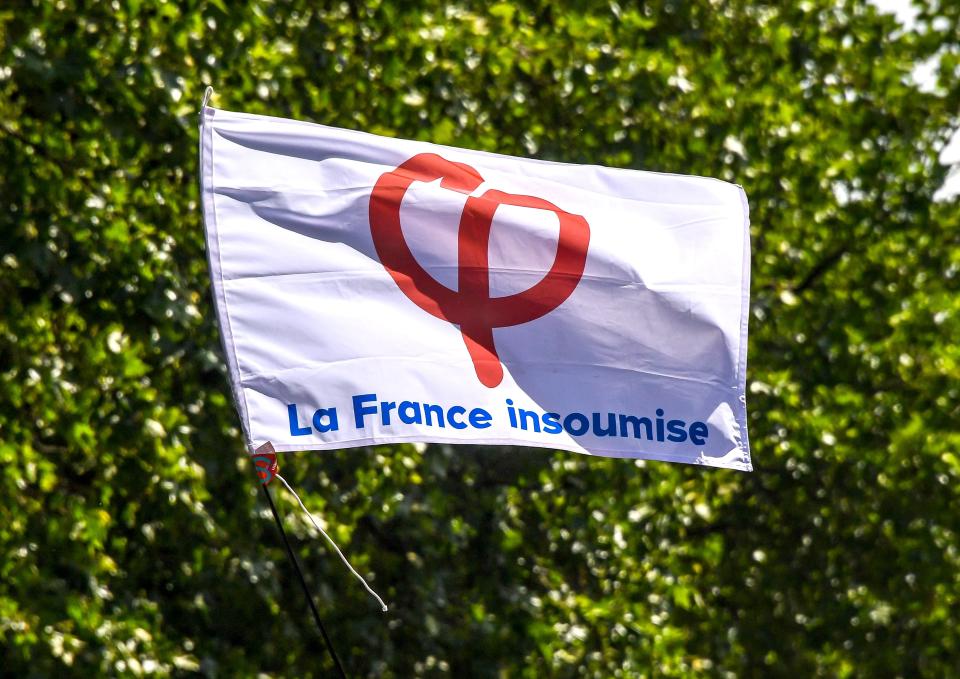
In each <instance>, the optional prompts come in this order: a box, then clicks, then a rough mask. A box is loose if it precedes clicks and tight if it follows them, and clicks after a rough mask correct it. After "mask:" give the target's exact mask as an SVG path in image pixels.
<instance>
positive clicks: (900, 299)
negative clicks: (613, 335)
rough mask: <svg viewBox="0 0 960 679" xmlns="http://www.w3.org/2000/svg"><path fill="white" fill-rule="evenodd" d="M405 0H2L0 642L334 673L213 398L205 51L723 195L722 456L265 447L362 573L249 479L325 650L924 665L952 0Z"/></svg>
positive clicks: (588, 667)
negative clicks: (728, 239)
mask: <svg viewBox="0 0 960 679" xmlns="http://www.w3.org/2000/svg"><path fill="white" fill-rule="evenodd" d="M417 4H418V6H417V7H415V6H414V3H404V2H383V1H380V0H371V1H370V2H367V3H351V2H335V3H331V2H308V1H306V0H292V1H290V2H276V3H272V2H266V1H265V0H264V1H259V2H227V1H226V0H209V1H207V2H202V1H199V0H185V1H184V2H181V3H174V2H169V1H168V2H160V1H150V0H113V1H112V2H99V3H81V2H73V1H72V0H57V1H54V0H49V1H48V0H34V1H33V2H17V1H16V0H15V1H14V2H6V3H3V4H2V5H0V159H2V160H0V162H2V164H3V165H2V167H3V171H2V172H0V243H2V245H0V250H2V252H0V257H2V259H0V376H2V380H0V465H2V472H3V473H2V476H0V674H3V675H5V676H15V677H51V676H65V677H68V676H79V677H89V676H138V675H141V674H153V675H157V676H187V675H190V674H194V673H196V674H200V675H203V676H209V677H254V676H265V675H266V676H277V677H280V676H290V677H294V676H295V677H309V676H313V677H321V676H328V673H329V672H330V665H329V664H328V661H327V660H326V658H325V657H324V654H323V651H322V647H321V646H320V644H319V640H318V637H317V634H316V630H315V629H314V628H313V627H312V625H311V621H310V619H309V617H308V615H307V613H306V608H305V605H304V602H303V599H302V597H301V594H300V592H299V591H298V589H297V588H298V583H297V582H296V580H295V579H294V577H293V574H292V572H291V571H290V568H289V565H288V564H287V562H286V560H285V558H284V554H283V551H282V547H281V545H280V542H279V540H278V535H277V533H276V528H275V527H274V526H273V525H272V523H271V518H270V515H269V513H268V512H267V511H266V508H265V505H264V503H263V501H262V498H261V497H260V496H259V495H258V489H257V487H256V485H255V483H254V478H253V474H252V470H251V467H250V464H249V463H248V461H247V460H246V459H245V456H244V453H243V448H242V445H241V441H240V438H239V435H238V431H237V418H236V415H235V413H234V411H233V408H232V406H231V404H230V402H229V398H228V389H227V383H226V380H225V375H224V366H223V361H222V358H221V355H220V350H219V342H218V336H217V331H216V327H215V323H214V320H213V316H212V310H211V304H210V301H209V299H210V298H209V287H208V280H207V267H206V262H205V253H204V247H203V239H202V225H201V217H200V213H199V211H198V205H197V198H198V195H197V187H198V179H197V127H196V124H197V116H196V114H197V109H198V106H199V103H200V99H201V96H202V92H203V89H204V87H205V86H206V85H208V84H212V85H214V86H215V87H216V88H217V97H216V99H215V100H214V104H215V105H217V106H219V107H221V108H229V109H235V110H245V111H250V112H261V113H268V114H272V115H279V116H287V117H294V118H299V119H305V120H313V121H317V122H323V123H327V124H331V125H337V126H342V127H349V128H358V129H364V130H368V131H371V132H376V133H380V134H387V135H397V136H403V137H410V138H416V139H429V140H433V141H437V142H441V143H447V144H453V145H458V146H465V147H470V148H477V149H485V150H491V151H499V152H503V153H510V154H521V155H533V156H537V157H541V158H548V159H556V160H563V161H571V162H589V163H603V164H608V165H614V166H622V167H633V168H643V169H651V170H664V171H670V172H681V173H692V174H704V175H710V176H715V177H720V178H723V179H727V180H731V181H736V182H738V183H741V184H743V185H744V187H745V189H746V191H747V194H748V196H749V198H750V207H751V211H752V221H753V248H754V250H753V252H754V254H753V267H754V268H753V281H754V282H753V307H752V315H751V341H750V375H749V377H750V381H749V382H750V393H751V399H750V404H749V405H750V408H751V432H750V433H751V436H752V444H753V451H754V456H755V463H756V466H757V469H758V471H757V472H755V473H754V474H742V473H735V472H723V471H711V470H703V469H698V468H690V467H683V466H677V465H667V464H643V463H633V462H629V461H621V460H604V459H592V458H589V457H585V456H578V455H575V454H569V453H545V452H541V451H528V450H517V449H485V448H469V447H459V448H451V447H446V446H431V447H429V448H427V449H426V450H422V449H418V448H415V447H412V446H408V445H398V446H391V447H381V448H376V449H360V450H352V451H343V452H336V453H322V454H321V453H316V454H302V455H286V456H284V457H283V460H282V463H283V464H282V467H283V469H284V471H285V473H286V475H287V477H288V478H290V479H291V480H292V482H293V483H294V484H295V485H296V486H298V487H299V488H300V489H302V490H303V491H304V496H305V500H306V502H307V503H308V505H309V506H311V507H312V508H314V509H315V510H317V511H318V512H319V513H320V514H321V515H322V516H323V517H325V519H326V520H327V521H328V522H329V524H328V525H329V527H330V529H331V531H332V532H333V533H334V535H335V537H336V538H337V539H338V540H339V541H340V543H341V545H342V546H343V547H344V549H345V550H346V551H347V552H348V553H349V554H350V556H351V557H352V559H353V560H354V563H355V564H356V565H357V566H358V567H359V568H360V569H361V570H362V571H363V572H364V573H368V574H370V576H371V578H373V583H374V585H375V587H376V588H377V589H378V590H379V591H380V592H381V593H382V594H383V595H384V596H385V597H386V599H387V600H388V601H389V602H390V604H391V611H390V612H389V613H388V614H386V615H383V614H381V613H380V612H379V611H378V609H377V607H376V605H375V604H374V602H372V601H371V600H370V599H369V598H368V597H367V596H366V594H365V593H364V592H363V591H362V590H361V589H360V588H359V587H358V585H357V583H356V582H355V581H354V580H352V578H351V576H350V575H349V574H348V573H347V572H346V571H345V570H344V569H343V568H342V566H341V564H340V563H339V562H338V561H337V560H336V559H335V558H333V557H332V556H331V554H330V553H329V551H328V550H327V548H326V547H325V545H324V544H323V543H322V542H318V541H317V540H316V539H314V538H315V535H314V530H313V528H312V527H311V526H309V524H308V523H307V522H306V521H305V520H304V518H303V517H302V515H300V514H299V513H298V511H296V508H295V505H294V504H293V501H292V499H291V498H290V497H288V495H287V494H286V493H285V492H282V489H276V492H277V497H278V500H279V502H280V507H281V511H282V512H283V513H284V515H285V517H286V519H285V520H286V525H287V528H288V530H289V531H290V532H291V533H292V535H293V537H294V540H295V543H296V545H297V547H298V549H299V553H300V556H301V558H302V560H303V562H304V563H305V565H306V567H307V571H308V575H309V578H310V581H311V584H312V586H313V587H314V588H315V590H316V592H317V597H318V600H319V605H320V607H321V610H322V613H323V616H324V617H325V618H326V620H327V622H328V626H329V628H330V630H331V632H332V636H333V638H334V641H335V643H336V645H337V646H338V648H339V649H340V652H341V654H342V655H343V656H344V657H345V660H346V663H347V665H348V667H349V669H350V671H351V673H352V674H353V675H355V676H384V677H390V676H394V677H407V676H414V675H430V676H433V675H443V674H452V675H454V676H479V677H494V676H496V677H541V676H559V677H564V676H594V677H613V676H623V677H642V676H648V677H654V676H669V677H680V676H716V677H735V676H736V677H761V676H762V677H771V676H772V677H776V676H790V677H795V676H798V677H804V676H824V677H826V676H829V677H846V676H877V677H893V676H900V677H915V676H926V677H945V676H951V675H952V676H956V675H957V674H958V673H960V551H958V550H960V538H958V531H960V515H958V512H957V507H958V501H960V498H958V488H960V484H958V481H960V451H958V447H960V427H958V424H957V423H958V422H960V393H958V390H960V342H958V338H960V296H958V288H960V238H958V230H957V227H958V216H957V215H958V213H957V207H958V202H957V200H956V199H953V200H949V201H944V202H937V201H934V200H933V199H932V197H933V194H934V192H935V191H936V190H937V188H938V187H939V186H940V185H941V184H942V182H943V180H944V176H945V168H944V167H942V166H941V165H940V164H939V163H938V161H937V158H938V152H939V150H940V149H941V147H942V146H943V144H944V142H945V140H946V138H947V136H948V134H949V131H950V130H951V129H953V128H956V126H957V124H958V119H957V112H958V110H960V78H958V73H960V70H958V68H960V29H958V17H960V4H957V3H951V2H947V1H946V0H942V1H941V2H937V1H936V0H931V2H930V3H929V5H926V6H924V7H921V8H920V13H919V15H918V21H917V24H916V26H915V27H914V28H912V29H910V30H904V29H903V28H902V27H901V26H899V25H898V24H897V22H896V21H895V19H894V18H893V17H891V16H888V15H882V14H880V13H878V12H877V10H875V9H874V8H873V7H872V6H871V5H869V4H867V3H865V2H863V1H859V0H857V1H854V0H837V1H835V0H805V1H804V2H769V3H755V2H741V1H738V0H684V1H681V0H652V1H651V2H648V3H645V4H642V5H641V4H636V3H633V2H628V1H627V0H614V1H611V2H579V1H571V2H565V3H558V2H551V1H549V0H515V1H514V2H509V3H496V4H491V3H490V2H470V1H469V0H464V1H460V2H454V3H449V4H448V3H441V2H436V1H434V0H430V1H428V2H424V3H417ZM931 60H932V61H931ZM924 62H926V63H927V64H928V66H930V67H931V68H932V69H933V72H934V74H935V78H936V82H935V83H932V84H930V85H928V86H926V87H921V86H919V85H918V83H917V82H916V80H915V79H914V78H913V77H912V75H911V73H912V71H913V69H914V68H915V67H916V66H917V65H918V64H920V63H924ZM260 673H263V674H260Z"/></svg>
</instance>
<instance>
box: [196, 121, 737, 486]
mask: <svg viewBox="0 0 960 679" xmlns="http://www.w3.org/2000/svg"><path fill="white" fill-rule="evenodd" d="M201 128H202V134H201V175H202V176H201V181H202V196H203V210H204V221H205V226H206V236H207V249H208V255H209V261H210V271H211V279H212V284H213V291H214V298H215V308H216V313H217V318H218V321H219V325H220V330H221V335H222V338H223V344H224V349H225V353H226V358H227V365H228V368H229V373H230V380H231V384H232V388H233V390H234V397H235V399H236V403H237V407H238V410H239V413H240V418H241V422H242V426H243V430H244V434H245V437H246V441H247V444H248V446H249V447H250V450H251V451H253V450H254V449H256V448H257V447H258V446H260V445H261V444H263V443H265V442H267V441H270V442H272V443H273V445H274V447H275V448H276V450H277V451H291V450H309V449H317V450H322V449H339V448H347V447H351V446H362V445H370V444H378V443H393V442H411V441H416V442H447V443H473V444H496V445H501V444H506V445H525V446H541V447H547V448H558V449H564V450H570V451H576V452H579V453H588V454H593V455H602V456H613V457H628V458H646V459H653V460H665V461H671V462H685V463H696V464H705V465H711V466H717V467H727V468H733V469H741V470H750V469H751V468H752V467H751V460H750V453H749V446H748V441H747V427H746V404H745V371H746V340H747V313H748V308H749V271H750V265H749V218H748V212H747V203H746V196H745V195H744V193H743V190H742V189H741V188H740V187H739V186H736V185H733V184H729V183H726V182H723V181H719V180H716V179H708V178H703V177H693V176H682V175H670V174H660V173H652V172H640V171H634V170H623V169H613V168H606V167H599V166H593V165H571V164H563V163H552V162H544V161H538V160H531V159H525V158H515V157H510V156H503V155H496V154H491V153H484V152H479V151H470V150H464V149H457V148H451V147H444V146H437V145H433V144H428V143H424V142H416V141H408V140H401V139H390V138H385V137H380V136H376V135H371V134H366V133H362V132H356V131H349V130H341V129H336V128H331V127H326V126H322V125H316V124H311V123H304V122H298V121H293V120H285V119H280V118H271V117H266V116H258V115H249V114H240V113H233V112H228V111H223V110H218V109H213V108H209V107H207V108H205V109H204V110H203V113H202V125H201Z"/></svg>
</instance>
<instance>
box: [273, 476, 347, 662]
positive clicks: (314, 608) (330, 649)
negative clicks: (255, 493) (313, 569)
mask: <svg viewBox="0 0 960 679" xmlns="http://www.w3.org/2000/svg"><path fill="white" fill-rule="evenodd" d="M260 487H261V488H263V494H264V495H266V496H267V502H268V503H269V504H270V511H271V512H273V518H274V520H275V521H276V522H277V528H278V529H279V530H280V536H281V537H282V538H283V544H284V545H285V546H286V548H287V556H289V557H290V563H292V564H293V569H294V570H295V571H296V572H297V577H298V578H299V579H300V585H301V586H302V587H303V595H304V596H305V597H306V598H307V603H308V604H310V611H311V613H313V619H314V620H315V621H316V623H317V627H318V628H319V630H320V634H321V636H323V641H324V643H325V644H326V647H327V651H328V652H329V654H330V658H331V659H333V664H334V665H335V666H336V668H337V673H338V674H339V675H340V677H341V679H347V673H346V672H344V671H343V665H341V664H340V658H339V657H338V656H337V652H336V650H335V649H334V648H333V643H332V642H331V641H330V637H329V636H327V630H326V629H325V628H324V626H323V621H322V620H320V612H319V611H318V610H317V605H316V604H315V603H314V601H313V596H312V595H311V594H310V588H309V587H308V586H307V580H306V578H304V577H303V570H302V569H301V568H300V561H299V560H298V559H297V555H296V554H295V553H294V551H293V547H291V546H290V540H288V539H287V532H286V531H285V530H284V529H283V522H282V521H281V520H280V514H279V513H278V512H277V506H276V505H275V504H274V503H273V496H272V495H270V489H269V488H267V484H266V483H261V484H260Z"/></svg>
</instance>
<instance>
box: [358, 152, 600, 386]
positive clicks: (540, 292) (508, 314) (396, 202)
mask: <svg viewBox="0 0 960 679" xmlns="http://www.w3.org/2000/svg"><path fill="white" fill-rule="evenodd" d="M437 179H440V180H442V181H441V182H440V186H442V187H443V188H445V189H449V190H451V191H456V192H458V193H463V194H469V193H471V192H472V191H473V190H475V189H476V188H477V187H478V186H480V184H481V183H483V177H481V176H480V173H478V172H477V171H476V170H475V169H474V168H472V167H470V166H469V165H466V164H464V163H454V162H451V161H449V160H446V159H445V158H442V157H440V156H438V155H436V154H435V153H421V154H418V155H416V156H413V157H412V158H410V159H409V160H407V161H406V162H405V163H403V164H402V165H400V166H399V167H397V169H395V170H391V171H390V172H386V173H384V174H383V175H381V176H380V179H378V180H377V183H376V185H375V186H374V187H373V192H372V193H371V194H370V232H371V234H372V236H373V243H374V245H375V246H376V248H377V254H378V255H379V257H380V262H381V263H382V264H383V266H384V268H386V270H387V271H389V272H390V275H391V276H392V277H393V280H394V281H395V282H396V284H397V286H399V288H400V290H402V291H403V293H404V294H405V295H406V296H407V297H409V298H410V299H411V300H412V301H413V302H414V303H416V304H417V306H419V307H420V308H421V309H423V310H424V311H426V312H428V313H430V314H433V315H434V316H436V317H437V318H441V319H443V320H445V321H448V322H450V323H453V324H455V325H458V326H460V332H461V334H462V335H463V341H464V343H465V344H466V345H467V351H469V352H470V358H471V359H472V360H473V366H474V369H475V370H476V371H477V377H478V378H479V379H480V382H481V383H483V384H484V385H485V386H487V387H495V386H497V385H498V384H500V382H501V381H502V380H503V366H502V365H501V364H500V358H499V356H497V349H496V347H495V346H494V343H493V329H494V328H503V327H507V326H511V325H519V324H521V323H527V322H529V321H533V320H535V319H537V318H540V317H541V316H544V315H545V314H548V313H550V312H551V311H553V310H554V309H556V308H557V307H558V306H559V305H560V304H562V303H563V302H564V300H566V299H567V297H569V296H570V295H571V293H572V292H573V291H574V289H576V287H577V284H578V283H579V282H580V278H581V277H582V276H583V267H584V265H585V264H586V261H587V246H588V245H589V243H590V227H589V225H588V224H587V220H586V219H584V218H583V217H581V216H580V215H575V214H571V213H569V212H566V211H564V210H561V209H560V208H558V207H557V206H556V205H554V204H553V203H551V202H549V201H546V200H543V199H542V198H536V197H534V196H522V195H517V194H513V193H504V192H503V191H497V190H496V189H490V190H488V191H486V192H485V193H483V194H482V195H480V196H470V197H469V198H467V203H466V205H465V206H464V209H463V214H462V215H461V216H460V226H459V231H458V239H457V240H458V272H459V273H458V280H457V284H458V288H459V290H451V289H450V288H448V287H447V286H445V285H443V284H442V283H440V282H438V281H437V280H436V279H434V278H433V276H431V275H430V274H429V273H427V271H426V270H425V269H424V268H423V267H422V266H420V264H419V263H418V262H417V260H416V259H415V258H414V256H413V253H412V252H411V251H410V247H409V246H408V245H407V242H406V241H405V240H404V238H403V231H402V229H401V227H400V204H401V202H402V201H403V196H404V194H405V193H406V192H407V189H409V188H410V185H411V184H413V183H414V182H416V181H420V182H432V181H436V180H437ZM501 205H514V206H517V207H527V208H533V209H539V210H549V211H550V212H553V213H554V214H556V215H557V218H558V219H559V220H560V235H559V237H558V239H557V255H556V257H555V259H554V261H553V265H552V266H551V267H550V270H549V271H548V272H547V273H546V275H545V276H544V277H543V279H542V280H541V281H540V282H538V283H537V284H536V285H534V286H533V287H532V288H528V289H527V290H524V291H523V292H520V293H517V294H514V295H509V296H507V297H491V296H490V268H489V262H488V250H489V246H490V229H491V227H492V226H493V216H494V214H495V213H496V211H497V208H498V207H499V206H501Z"/></svg>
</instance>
